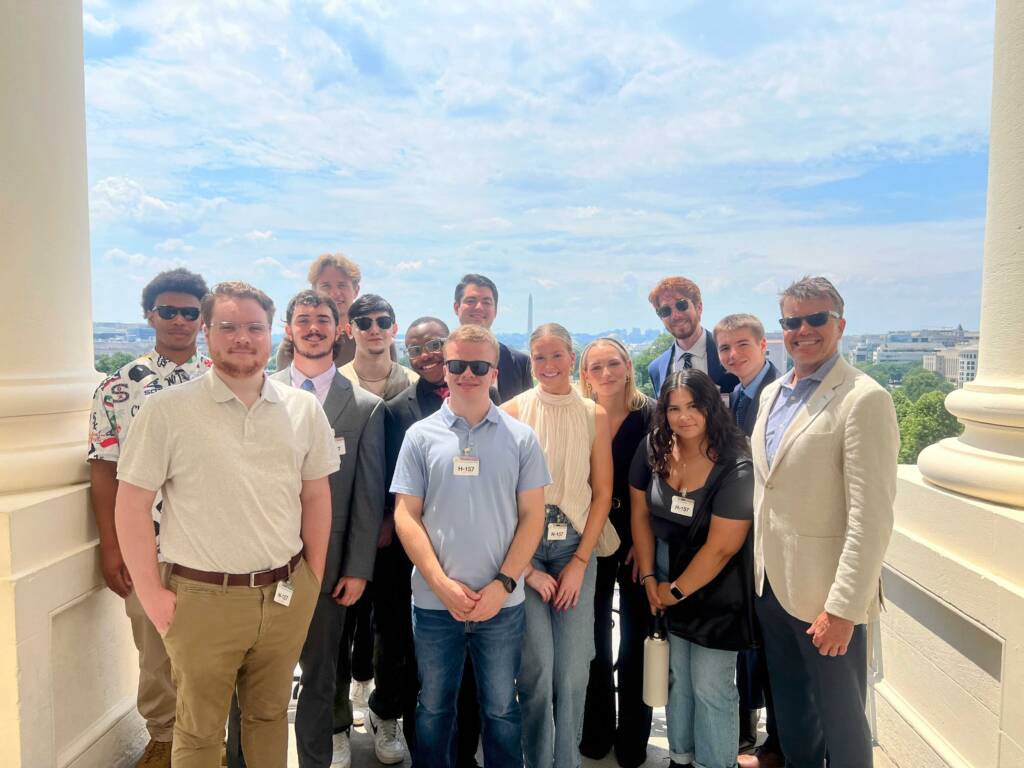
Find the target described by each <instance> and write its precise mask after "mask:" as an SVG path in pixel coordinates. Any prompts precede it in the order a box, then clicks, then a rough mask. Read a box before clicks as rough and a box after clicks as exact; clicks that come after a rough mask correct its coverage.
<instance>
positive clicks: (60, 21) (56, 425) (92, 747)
mask: <svg viewBox="0 0 1024 768" xmlns="http://www.w3.org/2000/svg"><path fill="white" fill-rule="evenodd" d="M84 86H85V70H84V64H83V58H82V5H81V2H80V0H0V265H2V267H0V306H2V308H3V310H2V312H0V338H2V339H3V352H2V353H0V766H3V768H36V767H37V766H56V767H57V768H94V767H95V768H99V766H106V767H107V768H109V767H110V766H123V765H127V764H128V763H129V761H130V760H132V758H134V757H136V756H137V751H138V745H139V742H140V740H141V739H143V738H144V733H143V732H140V721H139V717H138V715H137V714H135V701H134V698H135V697H134V688H135V685H136V681H137V676H138V665H137V662H136V658H135V649H134V647H133V646H132V640H131V632H130V629H129V623H128V620H127V618H126V617H125V615H124V608H123V604H122V601H121V599H120V598H118V597H117V596H116V595H114V594H113V593H112V592H110V591H109V590H107V589H106V588H105V586H104V583H103V579H102V577H101V575H100V573H99V568H98V567H97V562H98V559H97V557H96V530H95V525H94V524H93V521H92V514H91V511H90V509H89V499H88V485H87V484H86V483H85V482H84V480H85V479H86V477H87V468H86V464H85V453H86V439H87V436H88V408H89V402H90V397H91V394H92V390H93V388H94V386H95V385H96V383H97V381H98V380H99V378H100V377H99V375H98V374H97V373H96V372H95V370H94V368H93V346H92V316H91V314H92V313H91V307H90V278H89V218H88V216H89V212H88V187H87V179H86V154H85V87H84ZM133 764H134V763H133Z"/></svg>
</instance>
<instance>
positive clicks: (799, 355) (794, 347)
mask: <svg viewBox="0 0 1024 768" xmlns="http://www.w3.org/2000/svg"><path fill="white" fill-rule="evenodd" d="M829 310H835V306H834V305H833V303H832V299H830V298H828V297H827V296H823V297H821V298H815V299H794V298H792V297H790V296H787V297H786V298H785V299H783V301H782V316H783V317H801V316H804V315H813V314H814V313H816V312H828V311H829ZM845 329H846V318H839V319H838V320H837V319H836V318H834V317H829V319H828V322H826V323H825V324H824V325H823V326H821V327H820V328H813V327H811V325H810V324H809V323H807V322H804V323H801V324H800V327H799V328H798V329H797V330H795V331H789V330H784V331H783V332H782V340H783V341H784V342H785V344H786V351H787V352H789V356H790V357H792V358H793V367H794V368H796V375H797V377H802V376H807V375H808V374H811V373H814V372H815V371H816V370H818V368H820V367H821V365H822V363H824V362H825V361H826V360H828V359H829V358H831V357H832V356H833V355H834V354H835V353H836V352H837V351H838V350H839V340H840V339H841V338H842V337H843V331H844V330H845Z"/></svg>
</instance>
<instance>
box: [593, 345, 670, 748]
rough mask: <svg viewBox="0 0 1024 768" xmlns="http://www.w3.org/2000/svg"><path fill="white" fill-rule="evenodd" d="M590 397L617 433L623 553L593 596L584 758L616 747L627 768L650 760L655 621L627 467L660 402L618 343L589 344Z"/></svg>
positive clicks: (606, 568) (618, 526) (602, 565)
mask: <svg viewBox="0 0 1024 768" xmlns="http://www.w3.org/2000/svg"><path fill="white" fill-rule="evenodd" d="M580 387H581V389H582V390H583V395H584V397H589V398H592V399H593V400H596V401H597V402H598V403H600V404H601V406H602V407H603V408H604V409H605V411H607V413H608V418H609V422H610V427H611V433H612V473H613V474H612V508H611V512H610V514H609V516H608V517H609V519H610V520H611V521H612V525H614V526H615V530H616V532H617V533H618V534H619V538H620V539H621V540H622V543H621V545H620V546H619V548H618V550H617V551H616V552H615V553H614V554H611V555H609V556H608V557H599V558H598V559H597V585H596V590H595V595H594V618H595V622H594V644H595V647H596V650H597V652H596V655H595V656H594V660H593V661H592V662H591V663H590V681H589V682H588V684H587V704H586V710H585V712H584V720H583V738H582V740H581V741H580V752H581V753H582V754H584V755H585V756H587V757H589V758H592V759H594V760H600V759H601V758H603V757H604V756H605V755H607V754H608V752H609V751H610V750H611V749H612V748H613V747H614V749H615V759H616V761H617V762H618V764H619V765H620V766H622V767H623V768H636V766H639V765H642V764H643V763H644V762H645V761H646V760H647V740H648V738H649V737H650V734H651V708H650V707H648V706H646V705H645V704H644V703H643V656H644V638H645V637H646V636H647V626H648V622H649V620H650V614H649V612H648V606H647V596H646V594H645V593H644V589H643V587H641V586H640V585H639V584H638V583H637V568H636V560H635V558H634V555H633V536H632V533H631V532H630V506H629V466H630V462H631V461H632V460H633V455H634V454H635V453H636V450H637V446H638V445H640V443H641V442H642V441H643V439H644V438H645V437H646V436H647V430H648V428H649V426H650V423H651V416H652V414H653V413H654V401H653V400H651V399H650V398H649V397H647V396H646V395H645V394H644V393H643V392H640V391H639V390H638V389H637V388H636V377H635V376H634V375H633V362H632V360H631V359H630V357H629V353H628V352H627V351H626V348H625V347H623V346H622V343H621V342H619V341H618V340H616V339H610V338H602V339H597V340H596V341H593V342H591V343H590V344H589V345H588V346H587V347H586V349H584V350H583V354H582V356H581V357H580ZM616 581H617V582H618V584H619V621H618V629H619V653H618V658H617V660H616V662H615V667H616V668H617V669H618V704H619V706H618V710H619V718H618V726H617V727H616V722H615V680H614V677H613V666H612V596H613V593H614V591H615V583H616Z"/></svg>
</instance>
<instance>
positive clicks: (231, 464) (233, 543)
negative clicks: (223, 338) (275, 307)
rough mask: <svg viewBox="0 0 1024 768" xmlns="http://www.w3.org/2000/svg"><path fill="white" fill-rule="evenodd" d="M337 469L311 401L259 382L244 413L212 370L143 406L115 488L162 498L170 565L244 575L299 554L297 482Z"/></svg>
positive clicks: (326, 426)
mask: <svg viewBox="0 0 1024 768" xmlns="http://www.w3.org/2000/svg"><path fill="white" fill-rule="evenodd" d="M338 462H339V459H338V453H337V451H336V450H335V447H334V431H333V430H332V429H331V425H330V423H329V422H328V420H327V416H326V414H325V413H324V410H323V408H322V407H321V406H320V403H319V402H318V401H317V399H316V397H315V396H314V395H312V394H310V393H309V392H305V391H303V390H301V389H296V388H294V387H289V386H288V385H287V384H280V383H278V382H274V381H271V380H270V379H264V382H263V389H262V391H261V392H260V397H259V399H258V400H257V401H256V402H255V403H253V405H252V407H251V408H246V407H245V405H244V404H243V403H242V402H241V401H240V400H239V399H238V398H237V397H236V396H235V394H234V393H233V392H232V391H231V390H230V389H228V387H227V385H226V384H224V382H223V381H222V380H221V378H220V376H219V375H218V373H217V370H216V369H214V370H213V371H211V372H210V373H209V374H208V375H206V376H203V377H202V378H199V379H196V380H194V381H189V382H186V383H184V384H180V385H178V386H176V387H174V388H172V389H166V390H163V391H161V392H157V393H155V394H154V395H151V396H150V397H148V398H146V401H145V404H144V406H143V407H142V409H141V410H140V411H139V413H138V415H137V416H136V417H135V421H134V423H133V424H132V430H131V433H130V434H129V436H128V439H127V440H126V441H125V444H124V446H123V448H122V451H121V459H120V461H119V462H118V464H117V479H118V480H119V481H121V482H127V483H131V484H132V485H136V486H139V487H140V488H145V489H147V490H150V491H162V493H163V498H164V503H163V521H162V525H161V542H160V543H161V550H162V552H163V555H164V558H165V559H166V560H167V561H168V562H172V563H180V564H181V565H185V566H188V567H190V568H198V569H199V570H203V571H218V572H224V573H250V572H252V571H260V570H264V569H267V568H276V567H277V566H280V565H283V564H284V563H286V562H288V560H289V558H291V557H292V555H294V554H295V553H296V552H298V551H299V550H300V549H302V539H301V538H300V535H299V534H300V531H301V526H302V507H301V504H300V502H299V494H300V492H301V491H302V483H303V481H304V480H314V479H317V478H321V477H326V476H327V475H329V474H331V473H332V472H335V471H337V469H338V466H339V463H338Z"/></svg>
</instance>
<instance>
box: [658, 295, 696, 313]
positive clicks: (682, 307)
mask: <svg viewBox="0 0 1024 768" xmlns="http://www.w3.org/2000/svg"><path fill="white" fill-rule="evenodd" d="M672 307H675V308H676V309H678V310H679V311H680V312H685V311H686V310H688V309H689V308H690V302H689V301H688V300H687V299H678V300H677V301H676V303H675V304H662V305H661V306H660V307H658V317H668V316H669V315H671V314H672Z"/></svg>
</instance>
